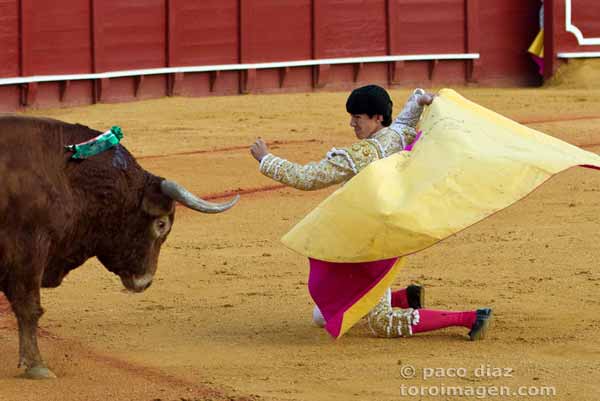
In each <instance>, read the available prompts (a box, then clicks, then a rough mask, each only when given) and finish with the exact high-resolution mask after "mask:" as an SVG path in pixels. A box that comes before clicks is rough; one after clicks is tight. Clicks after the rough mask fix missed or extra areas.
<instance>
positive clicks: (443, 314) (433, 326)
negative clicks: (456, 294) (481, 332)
mask: <svg viewBox="0 0 600 401" xmlns="http://www.w3.org/2000/svg"><path fill="white" fill-rule="evenodd" d="M476 320H477V312H476V311H468V312H448V311H442V310H431V309H419V321H418V322H417V323H416V324H415V325H413V326H412V332H413V333H423V332H426V331H432V330H437V329H443V328H445V327H451V326H462V327H466V328H467V329H470V328H472V327H473V324H475V321H476Z"/></svg>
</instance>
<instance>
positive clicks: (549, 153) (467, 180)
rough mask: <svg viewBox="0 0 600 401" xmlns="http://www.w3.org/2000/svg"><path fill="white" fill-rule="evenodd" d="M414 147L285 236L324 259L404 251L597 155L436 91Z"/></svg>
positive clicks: (373, 169)
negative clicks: (436, 93)
mask: <svg viewBox="0 0 600 401" xmlns="http://www.w3.org/2000/svg"><path fill="white" fill-rule="evenodd" d="M419 129H420V130H422V131H423V135H422V136H421V138H420V140H419V141H418V142H417V143H416V144H415V147H414V148H413V150H412V152H400V153H397V154H395V155H392V156H390V157H387V158H385V159H382V160H379V161H376V162H374V163H371V164H370V165H369V166H368V167H367V168H365V169H364V170H363V171H362V172H361V173H359V174H358V175H356V176H355V177H354V178H352V179H351V180H350V181H348V182H347V183H346V185H344V186H343V187H341V188H340V189H338V190H337V191H336V192H334V193H333V194H331V195H330V196H329V197H328V198H327V199H325V200H324V201H323V202H322V203H321V204H320V205H319V206H317V207H316V208H315V209H314V210H313V211H312V212H311V213H309V214H308V215H307V216H306V217H305V218H304V219H303V220H301V221H300V222H299V223H298V224H297V225H296V226H295V227H293V228H292V230H291V231H290V232H288V233H287V234H286V235H285V236H284V237H283V239H282V241H283V243H284V244H285V245H286V246H288V247H289V248H291V249H292V250H294V251H296V252H299V253H300V254H302V255H305V256H307V257H311V258H315V259H321V260H325V261H330V262H368V261H375V260H381V259H388V258H392V257H396V256H404V255H407V254H410V253H413V252H416V251H419V250H422V249H424V248H427V247H429V246H431V245H433V244H434V243H436V242H438V241H440V240H442V239H444V238H446V237H448V236H450V235H452V234H454V233H456V232H458V231H461V230H463V229H465V228H466V227H469V226H470V225H472V224H475V223H476V222H478V221H480V220H482V219H484V218H485V217H487V216H489V215H491V214H492V213H494V212H496V211H498V210H500V209H503V208H506V207H508V206H509V205H511V204H512V203H514V202H516V201H517V200H519V199H521V198H523V197H524V196H525V195H527V194H528V193H529V192H531V191H532V190H533V189H535V188H536V187H537V186H539V185H540V184H542V183H543V182H544V181H546V180H547V179H548V178H550V177H551V176H552V175H554V174H556V173H558V172H560V171H563V170H565V169H567V168H569V167H572V166H576V165H580V164H588V165H594V166H598V167H600V157H599V156H598V155H596V154H594V153H591V152H587V151H585V150H582V149H580V148H578V147H576V146H573V145H570V144H568V143H566V142H563V141H561V140H559V139H556V138H553V137H551V136H548V135H545V134H543V133H541V132H538V131H535V130H533V129H530V128H527V127H525V126H523V125H520V124H518V123H516V122H514V121H512V120H509V119H508V118H505V117H503V116H501V115H499V114H496V113H494V112H492V111H490V110H488V109H485V108H484V107H481V106H479V105H477V104H475V103H473V102H471V101H469V100H467V99H465V98H463V97H462V96H460V95H459V94H458V93H456V92H455V91H453V90H450V89H443V90H441V91H440V93H439V96H438V97H436V98H435V100H434V102H433V104H432V105H431V106H430V107H428V108H427V110H426V111H425V113H424V115H423V118H422V120H421V122H420V126H419Z"/></svg>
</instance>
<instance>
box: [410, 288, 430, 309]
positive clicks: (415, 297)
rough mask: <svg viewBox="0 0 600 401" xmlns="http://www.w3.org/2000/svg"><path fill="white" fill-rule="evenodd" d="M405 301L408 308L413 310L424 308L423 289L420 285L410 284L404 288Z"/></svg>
mask: <svg viewBox="0 0 600 401" xmlns="http://www.w3.org/2000/svg"><path fill="white" fill-rule="evenodd" d="M406 300H407V301H408V306H409V307H411V308H413V309H421V308H424V307H425V288H423V287H421V286H420V285H416V284H411V285H409V286H408V287H406Z"/></svg>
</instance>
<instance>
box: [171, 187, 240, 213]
mask: <svg viewBox="0 0 600 401" xmlns="http://www.w3.org/2000/svg"><path fill="white" fill-rule="evenodd" d="M160 189H161V191H162V193H163V194H165V195H167V196H168V197H169V198H171V199H173V200H175V201H177V202H179V203H181V204H182V205H184V206H186V207H189V208H190V209H193V210H197V211H199V212H202V213H221V212H224V211H225V210H227V209H230V208H231V207H233V205H235V204H236V203H237V201H238V199H240V196H239V195H236V196H235V198H233V199H232V200H230V201H229V202H225V203H212V202H207V201H205V200H204V199H200V198H198V197H197V196H196V195H194V194H192V193H191V192H190V191H188V190H187V189H185V188H184V187H183V186H181V185H179V184H178V183H176V182H174V181H170V180H163V181H162V182H161V183H160Z"/></svg>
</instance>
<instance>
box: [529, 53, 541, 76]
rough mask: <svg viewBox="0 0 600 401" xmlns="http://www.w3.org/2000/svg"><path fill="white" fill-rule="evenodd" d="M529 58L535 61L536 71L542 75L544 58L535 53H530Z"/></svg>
mask: <svg viewBox="0 0 600 401" xmlns="http://www.w3.org/2000/svg"><path fill="white" fill-rule="evenodd" d="M531 58H532V59H533V61H535V63H536V64H537V66H538V73H539V74H540V75H544V59H543V58H541V57H538V56H535V55H533V54H532V55H531Z"/></svg>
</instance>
